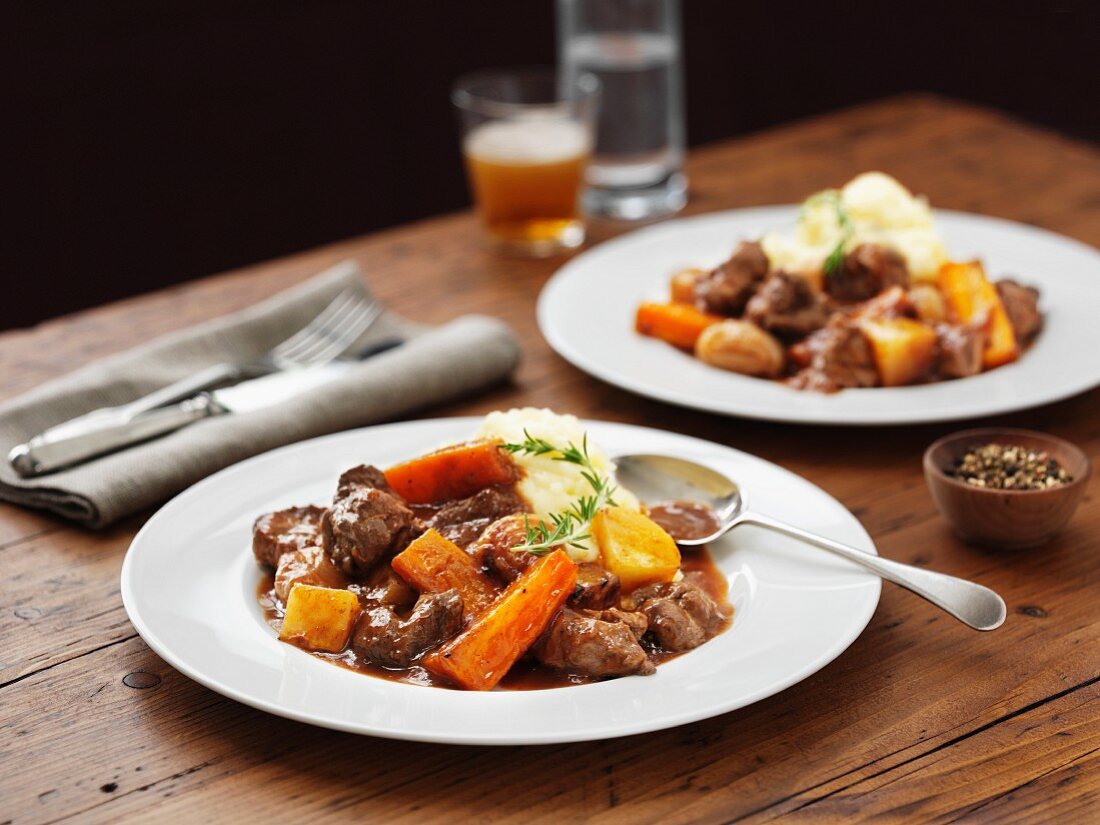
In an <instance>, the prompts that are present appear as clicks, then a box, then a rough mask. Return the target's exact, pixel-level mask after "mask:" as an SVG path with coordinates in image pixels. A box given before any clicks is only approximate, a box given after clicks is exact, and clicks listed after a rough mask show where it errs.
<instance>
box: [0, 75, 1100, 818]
mask: <svg viewBox="0 0 1100 825" xmlns="http://www.w3.org/2000/svg"><path fill="white" fill-rule="evenodd" d="M867 169H883V170H886V171H889V172H891V173H893V174H895V175H896V176H897V177H898V178H900V179H901V180H902V181H904V182H907V183H909V184H911V185H912V186H914V187H915V188H917V189H918V190H920V191H923V192H925V193H927V194H928V196H929V197H930V198H931V200H932V202H933V203H934V204H936V205H937V206H941V207H948V208H952V209H964V210H971V211H976V212H983V213H987V214H992V215H998V216H1002V217H1006V218H1012V219H1015V220H1018V221H1025V222H1028V223H1033V224H1036V225H1039V226H1043V227H1046V228H1049V229H1053V230H1056V231H1059V232H1063V233H1066V234H1068V235H1071V236H1073V237H1076V238H1079V239H1081V240H1083V241H1086V242H1088V243H1092V244H1100V152H1097V150H1096V149H1095V148H1093V147H1089V146H1085V145H1081V144H1078V143H1074V142H1073V141H1070V140H1067V139H1064V138H1061V137H1059V136H1057V135H1054V134H1051V133H1049V132H1045V131H1043V130H1041V129H1037V128H1033V127H1031V126H1026V125H1023V124H1021V123H1017V122H1015V121H1012V120H1009V119H1007V118H1005V117H1003V116H1001V115H998V114H996V113H993V112H989V111H984V110H980V109H975V108H973V107H970V106H966V105H961V104H958V103H954V102H951V101H945V100H940V99H936V98H931V97H924V96H919V97H912V96H911V97H904V98H900V99H891V100H887V101H884V102H880V103H876V104H872V105H867V106H862V107H859V108H855V109H851V110H848V111H843V112H840V113H837V114H833V115H829V116H826V117H822V118H817V119H814V120H809V121H806V122H803V123H797V124H794V125H791V126H787V127H784V128H781V129H776V130H774V131H770V132H766V133H763V134H759V135H754V136H751V137H748V138H745V139H741V140H737V141H733V142H729V143H724V144H720V145H716V146H710V147H707V148H704V149H700V150H698V151H696V152H694V153H693V154H692V157H691V160H690V164H689V171H690V176H691V181H692V199H691V208H690V211H692V212H704V211H709V210H714V209H721V208H727V207H735V206H748V205H753V204H769V203H786V202H792V201H797V200H800V199H801V198H802V197H803V196H805V195H806V194H807V193H809V192H812V191H814V190H816V189H820V188H823V187H826V186H835V185H838V184H840V183H842V182H843V181H845V180H847V179H848V178H849V177H851V176H852V175H853V174H855V173H858V172H860V171H864V170H867ZM616 231H618V228H617V227H601V228H599V229H598V230H597V233H596V234H597V235H598V236H600V237H605V236H608V235H611V234H614V233H615V232H616ZM348 256H350V257H354V258H357V259H358V260H359V261H361V262H362V264H363V267H364V269H365V270H366V271H367V272H368V273H370V277H371V281H372V284H373V286H374V287H375V289H376V291H377V292H378V294H379V295H380V296H381V297H382V298H383V299H384V300H385V301H386V302H387V303H388V304H389V305H390V306H392V307H393V308H394V309H396V310H398V311H400V312H403V313H406V314H408V315H409V316H412V317H415V318H418V319H421V320H424V321H435V322H438V321H444V320H446V319H448V318H450V317H452V316H454V315H456V314H457V313H461V312H470V311H480V312H486V313H492V314H495V315H499V316H501V317H503V318H505V319H506V320H507V321H508V322H509V323H511V324H512V326H513V328H514V329H515V330H516V332H517V333H518V335H519V336H520V338H521V340H522V343H523V347H524V352H525V356H526V357H525V360H524V363H523V365H522V368H521V369H520V371H519V373H518V375H517V377H516V380H515V382H514V383H513V384H511V385H508V386H502V387H499V388H497V389H496V390H494V391H492V392H490V393H487V394H485V395H482V396H479V397H476V398H470V399H467V400H465V401H463V402H460V403H455V404H450V405H447V406H446V407H440V408H436V409H431V410H425V411H424V412H423V415H425V416H437V415H456V414H478V413H483V412H487V411H489V410H491V409H495V408H500V407H508V406H513V405H527V404H533V405H544V406H552V407H555V408H557V409H559V410H563V411H572V412H575V413H577V414H579V415H582V416H589V417H595V418H602V419H609V420H613V421H626V422H632V423H640V424H646V425H650V426H654V427H662V428H666V429H670V430H678V431H682V432H687V433H691V434H694V435H699V436H702V437H704V438H710V439H713V440H715V441H720V442H723V443H726V444H729V445H732V446H734V447H738V448H741V449H744V450H748V451H751V452H753V453H756V454H757V455H760V456H763V457H764V458H766V459H769V460H771V461H776V462H779V463H780V464H783V465H784V466H786V467H789V468H790V469H792V470H794V471H795V472H797V473H800V474H802V475H804V476H806V477H807V478H809V479H810V480H812V481H814V482H815V483H817V484H819V485H821V486H822V487H823V488H825V489H826V490H827V491H828V492H829V493H831V494H833V495H834V496H836V497H837V498H838V499H840V500H841V501H842V502H843V503H844V504H845V505H846V506H848V507H849V508H850V509H851V510H852V511H853V512H854V513H855V514H856V515H857V516H858V517H859V518H860V519H862V520H863V523H864V524H865V525H866V527H867V529H868V530H869V531H870V533H871V534H872V536H874V538H875V541H876V542H877V543H878V546H879V548H880V551H881V552H882V553H883V554H884V555H887V556H890V557H892V558H895V559H899V560H901V561H904V562H910V563H913V564H919V565H927V566H929V567H932V568H935V569H937V570H942V571H945V572H948V573H953V574H956V575H959V576H964V577H968V578H974V579H977V580H979V581H981V582H983V583H985V584H988V585H991V586H993V587H995V588H996V589H997V590H999V591H1000V593H1001V594H1002V595H1003V596H1004V597H1005V599H1006V601H1007V602H1008V605H1009V611H1010V613H1009V618H1008V621H1007V622H1006V624H1005V626H1004V627H1003V628H1002V629H1000V630H998V631H997V632H995V633H988V634H979V633H975V632H973V631H970V630H967V629H966V628H965V627H963V626H962V625H960V624H959V623H957V622H955V621H954V620H952V619H950V618H949V617H947V616H946V615H945V614H943V613H941V612H940V611H938V610H936V609H935V608H933V607H931V606H930V605H928V604H926V603H925V602H923V601H921V600H920V599H918V598H917V597H915V596H913V595H911V594H909V593H907V592H905V591H902V590H900V589H898V588H896V587H893V586H889V585H887V586H885V587H884V589H883V592H882V601H881V604H880V605H879V608H878V610H877V612H876V613H875V616H874V618H873V619H872V620H871V623H870V626H869V627H868V628H867V630H866V631H865V632H864V634H863V635H862V636H861V637H860V638H859V639H858V640H857V641H856V642H855V643H854V644H853V645H852V647H851V648H850V649H849V650H848V651H847V652H846V653H844V654H843V655H842V656H840V658H839V659H837V660H836V661H835V662H833V663H832V664H831V665H829V666H828V667H826V668H824V669H823V670H822V671H821V672H819V673H817V674H816V675H814V676H813V677H811V678H809V679H807V680H806V681H804V682H802V683H800V684H798V685H796V686H794V687H792V688H789V689H788V690H786V691H784V692H783V693H781V694H779V695H777V696H773V697H772V698H770V699H766V700H764V701H762V702H759V703H757V704H755V705H752V706H751V707H747V708H744V709H743V710H739V711H736V712H733V713H729V714H726V715H725V716H722V717H719V718H717V719H712V720H709V721H706V722H700V723H697V724H693V725H688V726H685V727H682V728H678V729H675V730H669V731H665V732H662V733H656V734H650V735H642V736H634V737H629V738H625V739H615V740H610V741H605V742H598V743H593V744H580V745H557V746H547V747H532V748H484V747H481V748H473V747H457V746H437V745H425V744H414V743H407V742H393V741H385V740H381V739H372V738H367V737H357V736H352V735H347V734H341V733H336V732H332V731H328V730H321V729H318V728H313V727H309V726H306V725H303V724H298V723H295V722H290V721H286V720H283V719H280V718H276V717H274V716H268V715H266V714H263V713H261V712H259V711H255V710H252V709H250V708H248V707H245V706H244V705H240V704H237V703H235V702H232V701H230V700H228V699H224V698H222V697H221V696H219V695H217V694H215V693H212V692H211V691H209V690H206V689H205V688H202V687H200V686H199V685H197V684H195V683H194V682H191V681H190V680H188V679H186V678H184V677H183V676H181V675H180V674H178V673H176V672H175V671H174V670H172V668H170V667H169V666H168V665H166V664H165V663H164V662H163V661H161V660H160V659H159V658H158V657H157V656H156V655H154V654H153V653H152V652H151V651H150V650H149V649H148V648H147V647H146V646H145V644H144V643H143V642H142V641H141V639H140V638H138V637H137V635H136V634H135V633H134V629H133V628H132V627H131V626H130V623H129V621H127V618H126V614H125V613H124V612H123V609H122V602H121V599H120V597H119V584H118V578H119V569H120V567H121V565H122V559H123V555H124V553H125V551H126V547H127V545H128V543H129V541H130V539H131V537H132V536H133V534H134V532H135V531H136V530H137V529H138V527H140V525H141V524H142V522H143V520H144V519H145V518H146V517H147V515H148V514H145V515H143V516H141V517H137V518H133V519H131V520H129V521H127V522H125V523H123V524H119V525H117V526H115V527H114V528H112V529H109V530H107V531H105V532H102V533H89V532H86V531H84V530H82V529H79V528H75V527H72V526H69V525H67V524H64V523H61V522H59V521H57V520H55V519H52V518H49V517H46V516H43V515H38V514H35V513H31V512H26V511H22V510H18V509H15V508H12V507H7V506H4V507H0V565H2V566H0V571H2V578H0V594H2V597H0V823H2V822H12V821H14V822H20V823H24V822H47V821H58V820H63V819H67V818H71V819H79V820H82V821H104V822H106V821H111V822H117V821H126V820H131V821H137V820H140V821H148V820H149V819H161V820H167V821H173V822H180V821H191V822H199V821H203V820H211V821H226V820H233V821H251V820H258V819H265V820H272V821H285V822H294V821H310V822H321V821H341V820H346V819H351V818H352V817H356V818H357V819H359V820H360V821H372V820H376V821H381V820H385V821H400V822H416V823H418V824H419V823H425V822H440V823H451V822H498V821H515V822H525V823H526V822H536V821H537V822H562V821H575V820H592V821H597V822H624V823H637V822H662V823H664V822H689V821H705V822H728V821H737V820H751V821H764V820H768V819H771V818H773V817H777V816H781V815H785V814H786V815H793V816H795V817H800V818H803V819H810V820H815V821H830V820H837V819H841V818H843V819H849V818H863V817H867V818H870V817H874V816H885V817H886V818H888V819H897V820H911V821H913V820H915V821H942V822H947V821H955V820H956V819H959V818H964V819H971V820H974V821H997V822H1003V821H1008V820H1019V821H1033V822H1034V821H1040V820H1047V821H1049V820H1052V819H1061V820H1063V821H1067V820H1068V821H1073V820H1074V819H1076V820H1088V819H1091V820H1092V821H1097V817H1100V813H1098V812H1100V608H1098V607H1097V604H1098V593H1100V555H1098V550H1100V546H1098V542H1097V539H1096V536H1097V535H1098V531H1100V501H1097V497H1096V495H1097V494H1096V493H1095V492H1093V493H1092V494H1090V495H1088V497H1087V498H1086V500H1085V502H1084V504H1083V506H1082V507H1081V510H1080V511H1079V512H1078V514H1077V517H1076V519H1075V521H1074V522H1073V524H1072V526H1071V527H1070V528H1069V529H1068V530H1067V531H1066V532H1065V533H1064V534H1063V535H1062V536H1061V537H1060V538H1059V539H1057V540H1056V541H1055V542H1054V543H1053V544H1051V545H1049V546H1047V547H1045V548H1043V549H1042V550H1039V551H1028V552H1016V553H993V552H987V551H983V550H979V549H975V548H972V547H968V546H966V545H964V544H962V543H961V542H960V541H958V540H956V539H955V538H954V537H953V536H952V534H951V533H950V532H949V531H948V529H947V527H946V525H945V524H944V522H943V521H942V520H941V519H940V518H939V517H938V515H937V514H936V512H935V510H934V508H933V505H932V502H931V500H930V498H929V496H928V493H927V491H926V490H925V486H924V481H923V479H922V477H921V469H920V455H921V452H922V450H923V448H924V447H925V445H927V444H928V443H929V442H930V441H931V440H932V439H934V438H935V437H937V436H938V435H940V434H942V433H944V432H947V431H950V430H951V429H952V425H939V426H927V427H906V428H902V429H865V430H855V429H824V428H817V427H794V426H782V425H776V424H768V423H759V422H750V421H741V420H736V419H726V418H719V417H716V416H711V415H706V414H703V413H696V412H689V411H685V410H680V409H674V408H672V407H668V406H665V405H662V404H659V403H655V402H652V401H647V400H645V399H642V398H638V397H635V396H633V395H629V394H627V393H625V392H621V391H619V390H617V389H613V388H611V387H608V386H605V385H603V384H601V383H599V382H597V381H595V380H594V379H591V378H589V377H588V376H586V375H584V374H582V373H580V372H578V371H577V370H575V369H573V368H571V367H570V366H568V365H567V364H566V363H565V362H563V361H562V360H561V359H559V358H558V357H557V356H556V355H554V354H553V353H552V352H551V351H550V350H549V348H548V347H547V346H546V344H545V343H544V342H543V341H542V339H541V338H540V336H539V334H538V331H537V329H536V327H535V316H534V307H535V297H536V295H537V293H538V291H539V288H540V287H541V286H542V284H543V283H544V282H545V280H546V278H547V277H548V276H549V274H550V273H551V272H552V271H553V270H554V268H555V267H556V266H557V265H558V263H559V262H558V261H517V260H506V259H503V258H499V257H495V256H493V255H491V254H488V253H486V252H484V251H482V250H481V249H480V247H479V245H478V232H477V229H476V225H475V221H474V219H473V218H472V217H471V216H470V215H469V214H458V215H452V216H448V217H443V218H439V219H435V220H430V221H425V222H423V223H419V224H414V225H411V226H406V227H402V228H399V229H395V230H392V231H387V232H382V233H378V234H376V235H372V236H370V237H365V238H358V239H355V240H351V241H348V242H346V243H340V244H336V245H333V246H330V247H326V248H324V249H320V250H316V251H313V252H309V253H306V254H302V255H298V256H295V257H293V258H289V259H285V260H280V261H276V262H272V263H266V264H261V265H258V266H255V267H250V268H248V269H245V270H242V271H239V272H235V273H230V274H228V275H222V276H219V277H216V278H210V279H207V280H204V281H199V282H196V283H193V284H189V285H187V286H184V287H180V288H177V289H173V290H169V291H165V292H160V293H156V294H153V295H147V296H143V297H141V298H136V299H134V300H130V301H126V302H123V303H120V304H115V305H111V306H107V307H102V308H100V309H96V310H94V311H91V312H85V313H81V314H79V315H75V316H72V317H67V318H62V319H59V320H56V321H52V322H50V323H47V324H44V325H42V326H40V327H37V328H35V329H31V330H24V331H16V332H9V333H6V334H4V335H3V336H0V393H2V394H3V396H5V397H7V396H11V395H15V394H17V393H19V392H21V391H23V390H26V389H28V388H30V387H32V386H34V385H35V384H37V383H39V382H41V381H43V380H45V379H48V378H53V377H55V376H58V375H62V374H64V373H65V372H67V371H69V370H72V369H73V368H75V367H77V366H80V365H81V364H84V363H86V362H88V361H91V360H93V359H95V358H98V357H100V356H102V355H105V354H107V353H109V352H112V351H115V350H119V349H123V348H126V347H129V346H132V345H134V344H137V343H139V342H140V341H143V340H146V339H148V338H149V337H151V336H154V335H157V334H160V333H163V332H165V331H168V330H170V329H173V328H178V327H181V326H184V325H187V324H191V323H193V322H195V321H198V320H200V319H204V318H208V317H210V316H214V315H217V314H220V313H223V312H226V311H229V310H233V309H237V308H239V307H243V306H246V305H248V304H250V303H252V302H254V301H256V300H258V299H260V298H262V297H263V296H266V295H270V294H271V293H273V292H275V291H276V290H278V289H281V288H283V287H286V286H288V285H290V284H293V283H295V282H297V281H299V280H301V279H303V278H305V277H307V276H308V275H310V274H312V273H314V272H316V271H318V270H320V269H321V268H322V267H325V266H327V265H328V264H331V263H333V262H335V261H337V260H339V259H341V258H344V257H348ZM1098 421H1100V393H1098V392H1096V391H1093V392H1091V393H1087V394H1085V395H1083V396H1079V397H1077V398H1074V399H1071V400H1069V401H1065V402H1063V403H1059V404H1056V405H1053V406H1049V407H1045V408H1042V409H1038V410H1032V411H1029V412H1024V413H1020V414H1016V415H1010V416H1004V417H1002V418H999V419H997V423H1004V424H1012V425H1018V426H1026V427H1034V428H1038V429H1042V430H1047V431H1051V432H1054V433H1057V434H1060V435H1063V436H1066V437H1068V438H1070V439H1072V440H1074V441H1076V442H1077V443H1078V444H1080V445H1081V446H1082V447H1084V448H1085V449H1086V450H1087V451H1088V452H1089V453H1090V455H1091V456H1092V457H1093V460H1094V461H1095V460H1096V459H1097V457H1100V426H1098V424H1097V422H1098ZM1093 490H1094V491H1095V490H1096V486H1095V484H1094V486H1093Z"/></svg>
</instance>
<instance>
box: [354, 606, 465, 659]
mask: <svg viewBox="0 0 1100 825" xmlns="http://www.w3.org/2000/svg"><path fill="white" fill-rule="evenodd" d="M462 624H463V621H462V597H461V596H460V595H459V594H458V591H457V590H445V591H444V592H442V593H425V594H424V595H422V596H421V597H420V598H419V599H417V600H416V604H415V605H414V606H413V609H412V612H411V613H409V615H408V616H407V617H406V618H401V617H400V616H399V615H398V614H397V613H396V612H394V609H393V608H392V607H391V606H390V605H387V604H382V603H380V602H376V603H373V604H370V605H369V606H367V607H365V608H364V610H363V612H362V614H360V616H359V620H358V621H357V622H356V624H355V633H354V635H353V636H352V640H351V644H352V647H353V648H354V650H355V652H356V653H357V654H358V655H359V656H361V657H362V658H363V659H365V660H366V661H368V662H373V663H374V664H376V665H381V666H382V667H389V668H407V667H409V666H411V665H412V664H413V662H415V661H416V659H417V658H418V657H419V656H420V655H421V654H423V653H424V652H425V651H426V650H430V649H431V648H433V647H435V646H436V645H438V644H441V643H443V642H445V641H447V640H448V639H450V638H452V637H453V636H455V635H457V634H458V632H459V631H460V630H462Z"/></svg>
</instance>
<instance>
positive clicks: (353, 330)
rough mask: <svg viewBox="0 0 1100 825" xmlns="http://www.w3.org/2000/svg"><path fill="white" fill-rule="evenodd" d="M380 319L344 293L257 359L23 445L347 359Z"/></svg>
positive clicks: (369, 303)
mask: <svg viewBox="0 0 1100 825" xmlns="http://www.w3.org/2000/svg"><path fill="white" fill-rule="evenodd" d="M381 314H382V307H381V305H380V304H378V302H377V301H375V300H374V299H373V298H366V297H364V296H363V295H361V294H359V293H357V292H354V291H352V290H344V291H343V292H341V293H340V294H339V295H337V296H336V298H335V299H333V301H332V302H331V303H330V304H329V305H328V306H326V307H325V308H324V309H323V310H321V312H320V313H318V314H317V316H316V317H315V318H314V319H313V320H312V321H310V322H309V323H308V324H307V325H306V326H304V327H302V328H301V329H300V330H298V331H297V332H295V333H294V334H293V335H291V336H290V337H289V338H287V339H286V340H285V341H283V342H282V343H280V344H277V345H276V346H274V347H272V348H271V349H270V350H268V351H267V352H265V353H263V354H262V355H259V356H258V357H256V358H253V359H250V360H246V361H235V362H234V361H227V362H225V363H221V364H214V365H213V366H210V367H207V368H205V369H203V370H200V371H199V372H196V373H193V374H192V375H189V376H187V377H185V378H181V379H180V380H179V381H175V382H173V383H172V384H169V385H168V386H166V387H162V388H160V389H158V390H154V391H153V392H151V393H149V394H148V395H144V396H142V397H141V398H138V399H136V400H135V401H131V402H129V403H127V404H121V405H119V406H116V407H101V408H100V409H97V410H92V411H91V412H89V413H85V414H84V415H81V416H78V417H77V418H72V419H69V420H68V421H65V422H63V423H61V424H58V425H56V426H53V427H50V428H49V429H48V430H45V431H43V432H41V433H39V434H38V435H36V436H34V437H33V438H31V439H30V440H29V441H28V442H27V444H26V445H21V446H24V447H25V446H38V445H43V444H47V443H50V442H53V441H57V440H59V439H62V438H71V437H73V436H74V435H78V434H83V433H86V432H89V431H93V430H97V429H99V428H101V427H108V426H115V425H118V424H121V423H124V422H126V421H129V420H131V419H133V418H134V417H136V416H138V415H140V414H141V413H144V412H147V411H149V410H152V409H155V408H157V407H161V406H164V405H166V404H171V403H174V402H177V401H182V400H184V399H187V398H190V397H192V396H194V395H197V394H198V393H200V392H203V391H204V390H209V389H213V388H214V387H218V386H222V385H225V384H232V383H236V382H238V381H242V380H245V379H248V378H259V377H260V376H263V375H268V374H270V373H273V372H279V371H281V370H290V369H301V368H305V367H315V366H320V365H322V364H326V363H328V362H330V361H333V360H335V359H336V358H339V357H340V356H341V355H345V354H346V353H347V352H348V351H349V350H350V349H351V347H352V346H353V345H354V344H355V342H356V341H358V340H359V338H361V337H362V335H363V334H364V333H365V332H366V331H367V329H369V328H370V326H371V324H373V323H374V322H375V321H376V320H377V319H378V317H379V316H380V315H381ZM18 450H19V448H16V450H13V451H12V455H10V456H9V460H10V461H11V463H12V465H13V466H14V467H15V469H16V470H17V471H18V472H19V473H20V475H31V474H33V472H32V471H31V468H29V467H25V466H23V465H22V463H20V462H18V461H17V460H16V459H17V457H16V456H15V453H16V452H17V451H18Z"/></svg>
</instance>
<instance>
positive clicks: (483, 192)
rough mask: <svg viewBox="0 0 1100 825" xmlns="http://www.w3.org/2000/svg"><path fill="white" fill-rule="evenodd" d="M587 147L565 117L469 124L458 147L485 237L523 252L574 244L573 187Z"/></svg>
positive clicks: (577, 221) (577, 227) (581, 131)
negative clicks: (486, 232) (479, 124)
mask: <svg viewBox="0 0 1100 825" xmlns="http://www.w3.org/2000/svg"><path fill="white" fill-rule="evenodd" d="M590 154H591V145H590V140H589V137H588V132H587V130H586V129H585V127H584V126H583V125H582V124H580V123H576V122H573V121H567V120H544V119H527V120H523V119H516V120H503V121H495V122H492V123H486V124H483V125H481V126H479V127H477V128H476V129H473V130H472V131H471V132H470V133H469V134H468V135H467V136H466V139H465V141H464V143H463V155H464V156H465V159H466V168H467V171H468V173H469V176H470V186H471V188H472V189H473V194H474V201H475V204H476V208H477V211H478V214H479V215H480V216H481V219H482V221H483V222H484V224H485V227H486V229H487V230H488V232H489V235H490V237H491V240H492V241H493V242H494V243H495V244H496V245H497V246H499V247H502V248H505V249H512V250H514V251H518V252H524V253H527V254H550V253H552V252H554V251H555V250H558V249H561V248H563V247H575V246H579V245H580V243H581V242H582V241H583V240H584V222H583V220H582V219H581V215H580V190H581V184H582V182H583V179H584V170H585V167H586V166H587V164H588V158H589V155H590Z"/></svg>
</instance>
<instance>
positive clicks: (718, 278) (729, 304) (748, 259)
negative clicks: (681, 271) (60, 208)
mask: <svg viewBox="0 0 1100 825" xmlns="http://www.w3.org/2000/svg"><path fill="white" fill-rule="evenodd" d="M767 274H768V256H767V255H765V254H764V248H763V247H762V246H760V244H759V243H756V242H755V241H741V243H739V244H738V245H737V249H735V250H734V252H733V255H731V256H730V259H729V260H728V261H726V262H725V263H724V264H722V265H720V266H719V267H717V268H716V269H713V270H711V271H710V272H708V273H707V274H706V275H705V276H704V277H702V278H700V279H699V280H697V281H696V282H695V304H696V306H698V307H699V309H702V310H704V311H706V312H713V313H715V314H716V315H728V316H730V317H737V316H740V315H741V313H742V312H744V310H745V304H747V303H748V301H749V298H751V297H752V295H753V293H754V292H755V291H756V287H757V286H758V285H759V284H760V282H761V281H763V280H764V277H765V276H766V275H767Z"/></svg>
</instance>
